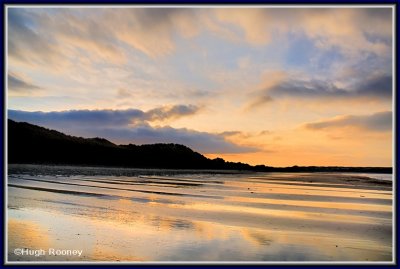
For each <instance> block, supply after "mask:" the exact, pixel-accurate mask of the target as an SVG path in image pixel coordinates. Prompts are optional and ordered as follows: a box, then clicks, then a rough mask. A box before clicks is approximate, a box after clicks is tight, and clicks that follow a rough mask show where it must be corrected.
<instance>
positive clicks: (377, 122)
mask: <svg viewBox="0 0 400 269" xmlns="http://www.w3.org/2000/svg"><path fill="white" fill-rule="evenodd" d="M392 117H393V115H392V112H391V111H384V112H378V113H375V114H371V115H361V116H360V115H346V116H341V117H336V118H332V119H327V120H323V121H319V122H312V123H307V124H305V125H304V126H305V128H307V129H311V130H321V129H328V128H343V127H356V128H359V129H363V130H368V131H376V132H387V131H391V130H392Z"/></svg>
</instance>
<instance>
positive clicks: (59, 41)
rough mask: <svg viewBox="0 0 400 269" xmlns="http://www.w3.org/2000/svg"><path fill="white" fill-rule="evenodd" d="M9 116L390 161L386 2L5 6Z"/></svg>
mask: <svg viewBox="0 0 400 269" xmlns="http://www.w3.org/2000/svg"><path fill="white" fill-rule="evenodd" d="M6 12H7V13H6V16H7V17H6V18H7V36H6V38H7V43H6V44H7V56H8V57H7V76H8V80H7V95H8V96H7V103H8V118H10V119H13V120H16V121H27V122H30V123H33V124H37V125H40V126H44V127H47V128H51V129H55V130H58V131H61V132H64V133H66V134H69V135H75V136H83V137H104V138H106V139H108V140H110V141H112V142H114V143H117V144H128V143H132V144H151V143H178V144H183V145H186V146H188V147H190V148H192V149H193V150H195V151H198V152H200V153H202V154H204V155H205V156H207V157H210V158H216V157H221V158H224V159H225V160H227V161H235V162H244V163H249V164H252V165H255V164H265V165H269V166H292V165H321V166H322V165H323V166H325V165H326V166H328V165H333V166H336V165H337V166H392V148H393V144H392V139H393V126H392V125H393V124H392V123H393V70H392V69H393V38H394V37H393V23H392V19H393V18H392V14H393V7H382V6H381V7H379V8H377V7H346V8H344V7H331V8H329V7H324V8H316V7H315V8H312V7H299V8H290V7H282V8H276V7H268V6H264V7H263V6H253V7H252V6H249V7H247V8H243V7H209V8H206V7H202V8H195V7H175V8H171V7H152V8H146V7H140V6H131V7H129V8H128V7H124V8H117V7H115V8H102V7H98V8H96V7H90V8H84V7H75V8H72V7H69V8H67V7H65V8H63V7H54V8H49V7H35V8H33V7H30V8H28V7H27V8H21V7H12V6H11V7H8V8H7V10H6Z"/></svg>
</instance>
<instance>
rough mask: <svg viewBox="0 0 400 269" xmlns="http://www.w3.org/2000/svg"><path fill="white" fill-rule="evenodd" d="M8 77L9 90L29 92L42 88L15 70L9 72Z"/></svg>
mask: <svg viewBox="0 0 400 269" xmlns="http://www.w3.org/2000/svg"><path fill="white" fill-rule="evenodd" d="M7 79H8V90H9V91H10V92H19V93H24V92H25V93H29V92H31V91H32V90H39V89H41V88H40V87H39V86H37V85H35V84H33V83H30V82H28V81H26V80H25V79H24V78H22V77H21V76H19V75H17V74H15V73H13V72H9V73H8V76H7Z"/></svg>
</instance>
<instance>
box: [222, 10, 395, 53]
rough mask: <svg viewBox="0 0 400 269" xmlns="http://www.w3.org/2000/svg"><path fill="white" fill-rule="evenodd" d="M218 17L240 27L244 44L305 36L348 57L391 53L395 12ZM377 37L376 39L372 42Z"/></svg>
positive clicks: (228, 12)
mask: <svg viewBox="0 0 400 269" xmlns="http://www.w3.org/2000/svg"><path fill="white" fill-rule="evenodd" d="M215 13H216V17H217V18H218V19H219V20H220V21H221V22H224V23H228V24H231V25H233V26H236V27H238V28H239V29H240V30H242V32H240V31H239V35H240V33H243V38H242V39H243V40H246V41H247V42H248V43H250V44H253V45H266V44H269V43H271V42H273V41H274V40H276V39H280V38H282V37H284V36H285V35H286V34H287V33H302V34H304V35H306V36H307V37H308V38H310V39H311V40H313V41H314V42H315V43H316V44H317V46H318V47H319V48H321V49H330V48H332V47H338V48H340V49H341V51H342V52H344V53H346V54H357V53H362V52H371V53H375V54H378V55H379V54H382V53H389V52H390V46H391V45H390V40H391V29H392V9H391V8H307V9H305V8H302V9H299V8H265V9H262V8H242V9H215ZM371 36H373V37H374V38H371Z"/></svg>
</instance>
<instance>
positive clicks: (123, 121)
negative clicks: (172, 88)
mask: <svg viewBox="0 0 400 269" xmlns="http://www.w3.org/2000/svg"><path fill="white" fill-rule="evenodd" d="M197 111H198V107H196V106H193V105H188V106H185V105H176V106H170V107H160V108H155V109H152V110H149V111H147V112H144V111H141V110H138V109H126V110H106V109H103V110H67V111H59V112H41V111H37V112H27V111H20V110H9V111H8V117H9V118H10V119H13V120H16V121H28V122H31V123H34V124H38V125H47V126H51V127H55V128H57V127H60V126H66V125H68V126H81V125H87V126H92V127H94V126H103V127H105V126H125V125H128V124H133V123H138V122H145V121H154V120H166V119H175V118H179V117H183V116H188V115H192V114H195V113H196V112H197Z"/></svg>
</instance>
